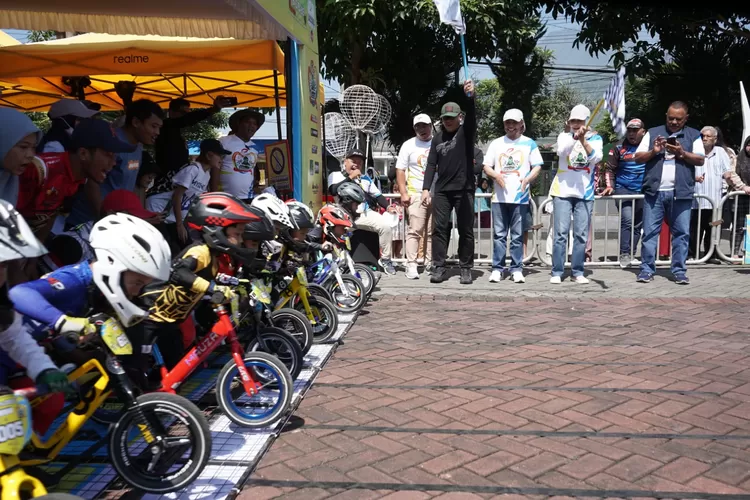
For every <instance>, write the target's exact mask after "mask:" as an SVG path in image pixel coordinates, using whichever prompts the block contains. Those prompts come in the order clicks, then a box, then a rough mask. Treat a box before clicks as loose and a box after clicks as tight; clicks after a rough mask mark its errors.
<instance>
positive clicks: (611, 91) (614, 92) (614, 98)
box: [604, 67, 627, 139]
mask: <svg viewBox="0 0 750 500" xmlns="http://www.w3.org/2000/svg"><path fill="white" fill-rule="evenodd" d="M604 105H605V107H606V109H607V111H608V112H609V116H610V118H612V128H613V129H614V131H615V133H616V134H617V138H618V139H622V138H623V137H624V136H625V132H626V131H627V127H626V126H625V67H621V68H620V70H619V71H618V72H617V74H616V75H615V77H614V78H612V82H611V83H610V84H609V88H608V89H607V91H606V92H605V93H604Z"/></svg>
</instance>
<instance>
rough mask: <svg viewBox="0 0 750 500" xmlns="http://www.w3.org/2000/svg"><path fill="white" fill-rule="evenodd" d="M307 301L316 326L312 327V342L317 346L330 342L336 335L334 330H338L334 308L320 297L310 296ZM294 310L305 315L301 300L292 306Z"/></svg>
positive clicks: (337, 318) (337, 320)
mask: <svg viewBox="0 0 750 500" xmlns="http://www.w3.org/2000/svg"><path fill="white" fill-rule="evenodd" d="M307 301H308V303H309V304H310V309H312V313H313V316H314V317H315V320H316V324H314V325H312V327H313V342H314V343H316V344H319V343H321V342H326V341H328V340H330V339H331V338H332V337H334V336H335V335H336V330H338V328H339V317H338V314H337V312H336V306H334V305H333V303H331V302H330V301H327V300H325V299H321V298H320V297H313V296H310V297H308V298H307ZM294 309H296V310H297V311H299V312H301V313H302V314H305V306H304V304H302V301H301V300H299V301H297V303H296V304H294Z"/></svg>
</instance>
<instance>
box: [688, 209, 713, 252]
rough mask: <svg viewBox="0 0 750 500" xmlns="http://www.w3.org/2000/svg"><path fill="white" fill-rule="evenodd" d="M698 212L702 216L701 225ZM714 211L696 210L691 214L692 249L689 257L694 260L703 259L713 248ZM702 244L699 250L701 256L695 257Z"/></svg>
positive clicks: (689, 249) (689, 250)
mask: <svg viewBox="0 0 750 500" xmlns="http://www.w3.org/2000/svg"><path fill="white" fill-rule="evenodd" d="M698 212H700V214H701V223H700V225H699V224H698ZM713 215H714V214H713V210H711V209H710V208H701V209H698V208H694V209H692V210H691V212H690V247H689V248H688V255H689V256H690V257H693V258H697V259H699V258H701V257H703V256H704V255H706V254H707V253H708V249H709V248H710V247H711V220H712V219H713ZM698 242H700V243H701V247H702V248H699V249H698V252H699V255H695V247H696V246H698Z"/></svg>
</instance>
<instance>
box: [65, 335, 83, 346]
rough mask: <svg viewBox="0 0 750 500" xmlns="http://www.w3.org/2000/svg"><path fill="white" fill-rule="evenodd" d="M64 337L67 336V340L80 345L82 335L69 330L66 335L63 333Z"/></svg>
mask: <svg viewBox="0 0 750 500" xmlns="http://www.w3.org/2000/svg"><path fill="white" fill-rule="evenodd" d="M63 337H64V338H65V340H67V341H68V342H70V343H71V344H75V345H78V343H79V342H80V339H81V336H80V335H79V334H77V333H75V332H68V333H66V334H65V335H63Z"/></svg>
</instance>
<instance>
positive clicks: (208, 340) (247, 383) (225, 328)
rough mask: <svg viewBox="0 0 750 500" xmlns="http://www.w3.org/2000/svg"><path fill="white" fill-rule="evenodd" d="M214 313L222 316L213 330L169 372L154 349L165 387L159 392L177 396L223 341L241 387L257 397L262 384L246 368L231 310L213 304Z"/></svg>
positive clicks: (243, 351)
mask: <svg viewBox="0 0 750 500" xmlns="http://www.w3.org/2000/svg"><path fill="white" fill-rule="evenodd" d="M214 312H216V315H217V316H218V317H219V319H218V321H217V322H216V323H215V324H214V326H213V327H212V328H211V331H210V332H209V333H208V335H207V336H206V337H205V338H204V339H203V340H201V342H200V343H198V345H196V346H195V347H193V348H192V349H190V352H188V353H187V354H186V355H185V356H184V357H183V358H182V359H181V360H180V362H179V363H177V365H176V366H175V367H174V368H172V370H167V368H166V366H164V359H163V358H162V357H161V353H159V350H158V348H157V349H154V351H153V354H154V357H155V358H156V361H157V363H159V364H160V365H161V379H162V386H161V389H159V392H169V393H171V394H176V393H177V389H178V388H179V387H180V385H182V383H183V382H184V381H185V380H186V379H187V378H188V377H189V376H190V374H191V373H193V371H195V369H196V368H198V367H199V366H201V365H202V364H203V362H205V361H206V359H207V358H208V356H209V355H210V354H211V353H212V352H213V351H214V350H216V348H217V347H219V346H220V345H221V344H222V343H223V342H224V340H228V341H229V347H230V348H231V351H232V359H233V360H234V363H235V364H236V365H237V370H238V371H239V374H240V378H241V379H242V385H243V387H244V388H245V392H246V393H247V394H248V395H249V396H254V395H255V394H258V393H259V392H260V389H261V385H262V384H260V383H259V382H258V381H257V380H255V378H254V377H253V376H252V373H251V372H250V371H249V370H248V369H247V367H245V350H244V349H243V348H242V345H241V344H240V342H239V340H238V339H237V332H236V331H235V329H234V325H233V324H232V320H231V318H230V314H229V311H228V310H227V308H226V306H224V305H214Z"/></svg>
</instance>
